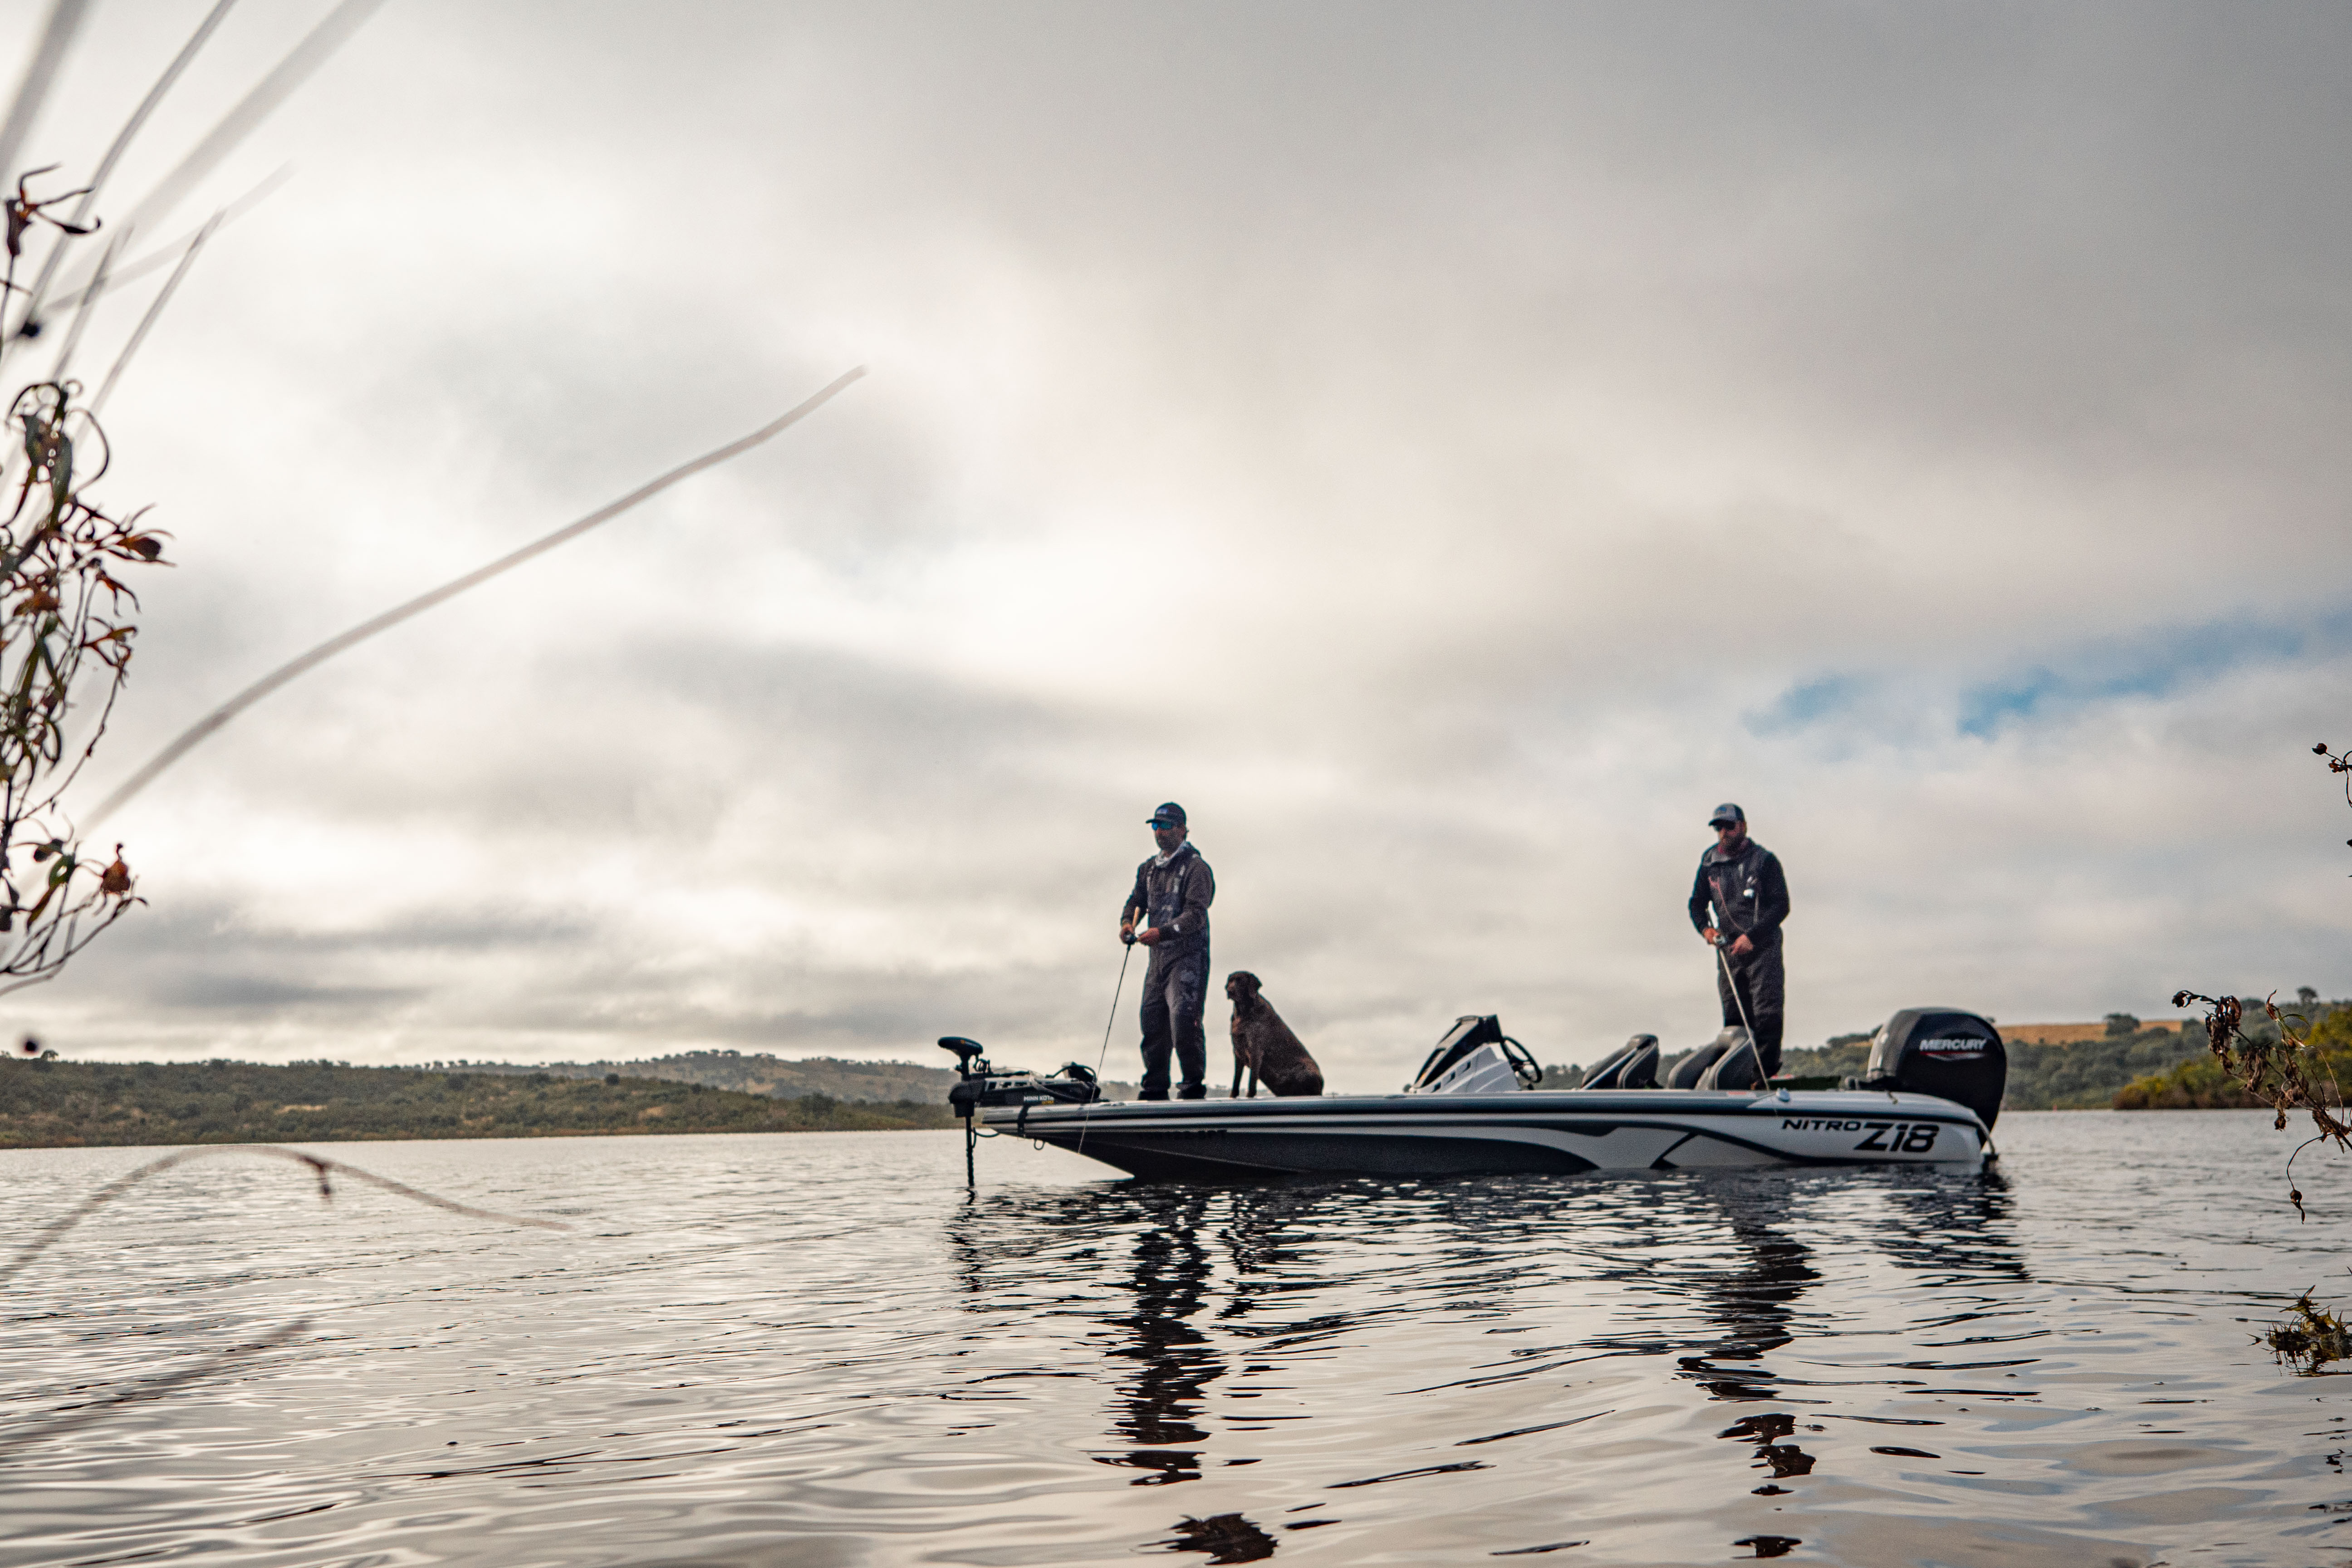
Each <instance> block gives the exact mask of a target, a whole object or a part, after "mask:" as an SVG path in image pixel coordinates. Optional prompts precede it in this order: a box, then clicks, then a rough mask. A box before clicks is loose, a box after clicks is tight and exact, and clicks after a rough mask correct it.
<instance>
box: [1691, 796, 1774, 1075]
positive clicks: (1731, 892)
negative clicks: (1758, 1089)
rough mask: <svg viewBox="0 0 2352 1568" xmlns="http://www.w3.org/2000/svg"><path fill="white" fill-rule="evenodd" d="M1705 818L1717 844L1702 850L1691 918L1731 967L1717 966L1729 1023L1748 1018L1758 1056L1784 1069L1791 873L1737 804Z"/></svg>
mask: <svg viewBox="0 0 2352 1568" xmlns="http://www.w3.org/2000/svg"><path fill="white" fill-rule="evenodd" d="M1707 826H1709V827H1712V828H1714V829H1715V847H1714V848H1712V849H1710V850H1708V851H1707V852H1706V854H1704V855H1702V856H1700V857H1699V858H1698V879H1697V880H1696V881H1695V882H1693V883H1692V884H1691V896H1690V918H1691V924H1693V925H1695V926H1696V927H1697V928H1698V934H1699V935H1700V937H1701V938H1703V939H1704V940H1705V941H1706V943H1707V945H1709V946H1710V947H1716V948H1719V949H1720V950H1721V951H1722V952H1723V957H1724V959H1727V960H1728V961H1729V963H1728V966H1727V965H1726V964H1725V963H1723V962H1722V961H1718V962H1717V964H1716V969H1715V988H1716V990H1717V993H1718V994H1721V996H1722V998H1723V1023H1724V1026H1725V1027H1726V1028H1728V1027H1730V1026H1732V1025H1734V1024H1740V1023H1745V1024H1746V1025H1747V1026H1748V1027H1749V1028H1750V1029H1751V1030H1752V1031H1753V1032H1754V1034H1755V1037H1756V1057H1757V1059H1758V1060H1759V1062H1761V1063H1762V1064H1763V1067H1764V1076H1765V1077H1766V1078H1770V1077H1771V1076H1772V1075H1773V1074H1774V1073H1776V1072H1779V1071H1780V1018H1781V1000H1780V998H1781V986H1782V976H1781V973H1780V922H1781V921H1784V920H1787V919H1788V918H1789V879H1787V878H1786V877H1784V876H1782V875H1781V874H1780V858H1779V857H1777V856H1775V855H1774V854H1773V853H1772V851H1770V850H1769V849H1767V848H1765V847H1764V846H1762V845H1761V844H1759V843H1757V842H1756V841H1755V840H1754V839H1752V838H1750V837H1748V814H1747V813H1746V812H1744V811H1742V810H1740V809H1739V808H1738V806H1736V805H1732V804H1731V803H1730V802H1728V801H1726V802H1725V803H1724V804H1723V805H1718V806H1717V807H1716V808H1715V815H1714V816H1711V817H1709V818H1708V819H1707ZM1710 904H1711V905H1713V906H1714V910H1713V911H1712V912H1711V913H1710V912H1709V910H1708V906H1709V905H1710ZM1727 967H1728V973H1727V972H1726V970H1727ZM1735 986H1737V987H1738V990H1737V991H1736V992H1735V990H1734V989H1733V988H1734V987H1735ZM1743 1004H1745V1008H1746V1013H1747V1016H1746V1017H1745V1018H1744V1019H1743V1018H1742V1017H1741V1016H1740V1014H1741V1010H1742V1005H1743Z"/></svg>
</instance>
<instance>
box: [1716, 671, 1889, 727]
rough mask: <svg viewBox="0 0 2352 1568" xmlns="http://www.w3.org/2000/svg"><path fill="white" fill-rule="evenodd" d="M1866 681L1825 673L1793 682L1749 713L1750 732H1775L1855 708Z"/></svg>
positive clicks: (1849, 676)
mask: <svg viewBox="0 0 2352 1568" xmlns="http://www.w3.org/2000/svg"><path fill="white" fill-rule="evenodd" d="M1864 685H1865V682H1864V680H1863V679H1862V678H1860V677H1859V676H1852V675H1825V676H1822V677H1820V678H1818V679H1813V680H1808V681H1804V682H1802V683H1801V684H1800V685H1796V686H1791V687H1790V688H1789V689H1788V690H1786V691H1783V692H1782V693H1780V696H1779V697H1777V698H1775V699H1774V700H1773V702H1772V705H1771V706H1770V707H1769V708H1767V709H1765V710H1763V711H1762V712H1760V713H1750V714H1748V716H1747V721H1746V722H1747V725H1748V733H1749V734H1751V735H1772V734H1779V733H1780V732H1782V731H1789V730H1798V729H1802V728H1803V727H1804V726H1806V725H1808V724H1813V723H1818V722H1820V721H1822V720H1824V719H1832V718H1835V717H1837V716H1838V715H1840V714H1842V713H1844V712H1847V711H1849V710H1852V709H1853V706H1854V703H1855V701H1856V700H1858V699H1859V698H1860V697H1861V695H1862V692H1863V689H1864Z"/></svg>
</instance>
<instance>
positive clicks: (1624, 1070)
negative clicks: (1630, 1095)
mask: <svg viewBox="0 0 2352 1568" xmlns="http://www.w3.org/2000/svg"><path fill="white" fill-rule="evenodd" d="M1583 1087H1584V1088H1586V1089H1655V1088H1657V1087H1658V1037H1657V1036H1655V1035H1636V1036H1634V1037H1633V1038H1632V1039H1630V1040H1627V1041H1626V1042H1625V1043H1624V1044H1623V1045H1622V1046H1620V1047H1617V1048H1616V1049H1615V1050H1613V1051H1612V1052H1610V1053H1609V1055H1607V1056H1605V1057H1603V1058H1601V1061H1600V1063H1599V1065H1598V1066H1596V1067H1594V1068H1593V1069H1592V1070H1591V1072H1589V1073H1586V1074H1585V1075H1584V1083H1583Z"/></svg>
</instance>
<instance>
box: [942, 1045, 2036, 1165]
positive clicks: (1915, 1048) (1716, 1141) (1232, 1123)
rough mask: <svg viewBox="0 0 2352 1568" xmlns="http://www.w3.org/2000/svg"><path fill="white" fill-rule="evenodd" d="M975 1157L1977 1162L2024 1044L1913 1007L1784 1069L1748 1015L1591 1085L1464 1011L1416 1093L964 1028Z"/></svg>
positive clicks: (1164, 1161)
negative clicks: (1056, 1061) (1834, 1074)
mask: <svg viewBox="0 0 2352 1568" xmlns="http://www.w3.org/2000/svg"><path fill="white" fill-rule="evenodd" d="M940 1047H941V1048H943V1049H946V1050H949V1051H952V1052H954V1053H955V1056H956V1063H957V1067H958V1068H959V1069H960V1071H961V1078H960V1079H959V1081H958V1082H957V1083H956V1084H955V1086H954V1087H953V1089H951V1090H950V1094H949V1100H950V1104H951V1105H952V1106H953V1107H954V1108H955V1110H956V1111H957V1113H958V1114H959V1115H960V1116H961V1117H962V1118H963V1121H964V1130H965V1161H966V1173H967V1174H969V1173H970V1171H971V1145H972V1142H973V1140H974V1139H975V1138H980V1137H988V1136H992V1135H993V1136H1003V1135H1011V1136H1014V1137H1022V1138H1031V1139H1034V1140H1035V1141H1037V1142H1040V1143H1049V1144H1052V1145H1053V1146H1054V1147H1055V1148H1058V1149H1067V1150H1069V1151H1071V1152H1074V1153H1078V1154H1084V1155H1086V1156H1087V1158H1089V1159H1094V1160H1100V1161H1102V1162H1103V1163H1105V1164H1108V1165H1114V1166H1117V1167H1118V1169H1120V1170H1122V1171H1126V1172H1128V1173H1130V1174H1132V1175H1136V1176H1139V1177H1142V1178H1144V1179H1146V1180H1160V1181H1168V1180H1176V1181H1198V1180H1235V1179H1240V1180H1252V1179H1260V1178H1265V1177H1269V1176H1295V1175H1378V1176H1454V1175H1471V1174H1479V1173H1495V1172H1515V1171H1544V1172H1560V1173H1571V1172H1581V1171H1679V1170H1722V1169H1727V1168H1737V1167H1755V1166H1766V1165H1943V1166H1949V1165H1955V1164H1959V1165H1973V1164H1976V1163H1980V1162H1981V1161H1983V1160H1984V1159H1985V1158H1986V1157H1987V1156H1988V1155H1989V1154H1990V1153H1991V1152H1992V1124H1993V1121H1994V1120H1995V1119H1996V1118H1997V1117H1998V1116H1999V1115H2000V1097H2001V1089H2002V1088H2003V1087H2004V1084H2005V1081H2006V1079H2007V1078H2008V1055H2007V1052H2006V1051H2005V1050H2004V1049H2003V1047H2002V1046H2001V1040H2000V1031H1999V1030H1997V1029H1995V1028H1994V1027H1993V1026H1992V1024H1991V1022H1990V1020H1989V1019H1986V1018H1983V1017H1980V1016H1978V1015H1977V1014H1974V1013H1970V1012H1966V1011H1963V1010H1961V1009H1959V1008H1957V1007H1913V1008H1906V1009H1905V1010H1904V1011H1902V1012H1900V1013H1897V1014H1895V1016H1893V1017H1892V1018H1890V1019H1888V1020H1887V1021H1886V1023H1885V1025H1884V1026H1882V1027H1881V1028H1880V1029H1879V1030H1878V1032H1877V1033H1876V1035H1874V1037H1872V1041H1871V1051H1870V1061H1869V1066H1868V1068H1866V1069H1865V1070H1864V1073H1863V1074H1862V1075H1860V1076H1859V1077H1857V1078H1848V1079H1844V1080H1843V1082H1837V1083H1833V1080H1830V1079H1790V1078H1785V1077H1784V1078H1782V1079H1775V1080H1770V1081H1766V1080H1765V1079H1764V1078H1763V1075H1762V1073H1761V1072H1760V1071H1759V1068H1758V1065H1757V1058H1756V1052H1755V1048H1754V1047H1753V1045H1752V1044H1751V1043H1750V1042H1749V1040H1748V1035H1747V1032H1746V1031H1745V1030H1744V1029H1739V1028H1736V1027H1735V1028H1730V1029H1727V1030H1725V1031H1724V1033H1723V1034H1722V1035H1721V1036H1719V1037H1717V1039H1716V1040H1715V1041H1714V1042H1713V1043H1712V1044H1711V1045H1709V1046H1705V1047H1700V1048H1699V1049H1698V1050H1696V1051H1693V1052H1690V1053H1688V1054H1687V1055H1685V1056H1684V1057H1682V1058H1679V1059H1677V1060H1676V1061H1675V1062H1674V1063H1673V1064H1671V1065H1670V1066H1668V1067H1666V1068H1664V1081H1663V1082H1661V1064H1660V1061H1659V1055H1658V1043H1657V1040H1656V1037H1654V1036H1650V1035H1636V1036H1634V1037H1633V1039H1632V1040H1631V1041H1629V1042H1627V1044H1626V1045H1625V1046H1624V1047H1621V1048H1620V1049H1619V1050H1617V1051H1616V1052H1614V1053H1612V1055H1611V1056H1610V1057H1609V1058H1607V1059H1605V1060H1604V1061H1602V1062H1601V1065H1600V1066H1599V1067H1597V1068H1594V1069H1593V1070H1592V1071H1591V1073H1589V1074H1587V1075H1586V1077H1585V1080H1584V1082H1583V1084H1582V1085H1580V1087H1577V1088H1574V1089H1546V1088H1542V1087H1540V1085H1541V1082H1542V1069H1541V1068H1538V1067H1537V1065H1536V1063H1535V1060H1534V1058H1532V1057H1530V1056H1529V1055H1528V1052H1527V1050H1526V1048H1525V1047H1522V1046H1520V1045H1519V1043H1518V1042H1517V1040H1514V1039H1512V1038H1510V1037H1508V1036H1507V1035H1505V1034H1504V1033H1503V1031H1502V1026H1501V1025H1500V1023H1499V1022H1498V1021H1497V1020H1496V1018H1495V1017H1493V1016H1470V1017H1465V1018H1462V1019H1460V1020H1458V1021H1456V1023H1455V1024H1454V1027H1453V1028H1452V1029H1451V1030H1450V1031H1448V1032H1447V1034H1446V1036H1445V1037H1444V1039H1443V1040H1441V1041H1439V1042H1438V1044H1437V1047H1436V1049H1434V1050H1433V1051H1432V1052H1431V1053H1430V1055H1429V1058H1428V1060H1427V1061H1425V1062H1424V1063H1423V1065H1422V1069H1421V1071H1420V1072H1419V1073H1418V1074H1417V1075H1415V1077H1414V1079H1413V1081H1412V1083H1411V1084H1409V1085H1407V1086H1406V1087H1405V1089H1403V1091H1402V1092H1401V1093H1397V1094H1377V1095H1350V1094H1340V1095H1313V1096H1304V1097H1298V1098H1292V1099H1264V1100H1261V1099H1257V1098H1255V1097H1253V1098H1250V1099H1245V1100H1134V1101H1116V1102H1114V1101H1106V1100H1102V1099H1101V1098H1100V1097H1099V1089H1098V1088H1097V1083H1096V1081H1095V1074H1094V1073H1093V1072H1092V1071H1091V1070H1089V1069H1088V1068H1086V1067H1085V1066H1083V1065H1082V1064H1078V1063H1075V1062H1074V1063H1071V1064H1070V1065H1068V1066H1066V1067H1065V1068H1061V1069H1060V1070H1059V1071H1058V1072H1055V1073H1050V1074H1045V1073H1034V1072H1024V1071H1022V1070H1019V1069H1015V1068H992V1067H991V1066H990V1065H989V1064H988V1061H987V1059H986V1057H985V1054H984V1049H983V1047H982V1046H981V1045H980V1044H979V1043H978V1042H976V1041H972V1040H969V1039H965V1038H962V1037H959V1036H950V1037H946V1038H944V1039H942V1040H940Z"/></svg>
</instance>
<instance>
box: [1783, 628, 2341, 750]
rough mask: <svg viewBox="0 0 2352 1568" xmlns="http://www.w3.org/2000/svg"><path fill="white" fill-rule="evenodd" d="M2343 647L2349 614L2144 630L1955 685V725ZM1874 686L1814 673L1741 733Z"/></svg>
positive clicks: (1812, 720)
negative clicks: (1975, 680)
mask: <svg viewBox="0 0 2352 1568" xmlns="http://www.w3.org/2000/svg"><path fill="white" fill-rule="evenodd" d="M2347 651H2352V610H2342V611H2336V612H2332V613H2329V614H2326V615H2322V616H2304V617H2301V618H2299V619H2295V620H2283V619H2270V620H2265V619H2260V618H2257V617H2256V616H2253V615H2251V614H2250V615H2243V616H2231V617H2230V618H2228V619H2223V620H2213V621H2206V622H2200V623H2196V624H2192V625H2183V626H2176V627H2158V628H2151V629H2149V630H2147V631H2144V632H2141V633H2139V634H2137V635H2135V636H2132V637H2125V638H2110V639H2106V640H2103V641H2100V642H2095V643H2085V644H2084V645H2081V646H2080V647H2076V648H2075V649H2074V650H2072V651H2071V652H2069V653H2065V654H2061V655H2059V656H2058V657H2056V658H2049V657H2045V658H2042V659H2040V660H2037V661H2036V662H2034V663H2033V664H2032V665H2029V666H2026V667H2024V668H2021V669H2017V670H2014V671H2012V672H2010V673H2007V674H2003V675H2000V676H1997V677H1995V678H1993V679H1990V680H1983V681H1979V682H1978V683H1976V684H1973V685H1969V686H1964V687H1962V688H1961V689H1959V690H1958V693H1957V695H1956V696H1955V698H1954V699H1953V710H1954V728H1955V729H1956V730H1957V731H1958V732H1959V733H1960V734H1963V735H1967V736H1971V737H1974V738H1976V739H1979V740H1982V739H1988V738H1990V737H1991V736H1992V735H1994V734H1997V733H1998V732H1999V731H2000V730H2002V729H2003V728H2004V727H2006V726H2008V725H2011V724H2017V723H2027V722H2031V721H2034V720H2036V719H2041V718H2047V717H2050V716H2052V715H2053V714H2056V713H2058V712H2062V711H2064V712H2071V711H2075V710H2081V709H2083V708H2085V707H2091V706H2095V705H2096V704H2099V703H2103V702H2118V701H2130V700H2161V699H2163V698H2167V697H2171V696H2175V695H2177V694H2179V693H2180V692H2182V691H2186V690H2189V689H2193V688H2196V687H2199V686H2202V685H2206V684H2208V683H2210V682H2211V681H2214V680H2218V679H2221V678H2222V677H2224V676H2227V675H2229V674H2231V672H2233V671H2236V670H2239V669H2242V668H2248V667H2250V666H2256V665H2266V664H2267V665H2281V664H2287V665H2291V664H2296V663H2303V662H2310V661H2315V660H2319V659H2324V658H2334V657H2336V656H2339V655H2341V654H2344V653H2346V652H2347ZM1913 679H1916V677H1915V678H1913ZM1881 684H1883V683H1882V682H1881V681H1880V680H1879V679H1876V678H1874V677H1872V676H1869V675H1857V674H1830V675H1818V676H1813V677H1811V678H1809V679H1804V680H1801V681H1799V682H1798V683H1797V684H1795V685H1793V686H1790V687H1789V688H1788V689H1786V690H1784V691H1782V692H1781V693H1780V696H1778V697H1777V698H1775V699H1773V700H1772V701H1771V703H1770V704H1769V705H1768V706H1767V707H1765V708H1763V709H1762V710H1758V711H1754V712H1750V713H1748V715H1746V717H1745V723H1746V725H1747V727H1748V733H1750V734H1752V735H1759V736H1761V735H1774V734H1785V733H1787V732H1789V731H1795V730H1802V729H1807V728H1811V727H1814V726H1819V725H1824V724H1831V725H1833V724H1834V723H1835V722H1836V721H1840V720H1843V719H1849V718H1852V717H1853V716H1855V715H1856V714H1857V713H1858V712H1860V711H1861V710H1863V708H1864V706H1865V705H1866V704H1867V703H1868V702H1869V700H1870V699H1871V698H1872V697H1873V695H1874V694H1877V695H1881V696H1883V695H1885V694H1884V693H1883V692H1879V691H1878V688H1879V687H1880V685H1881ZM1905 684H1906V686H1908V685H1909V684H1910V681H1909V680H1906V683H1905ZM1906 706H1908V705H1906ZM1930 707H1931V710H1932V704H1931V705H1930Z"/></svg>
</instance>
